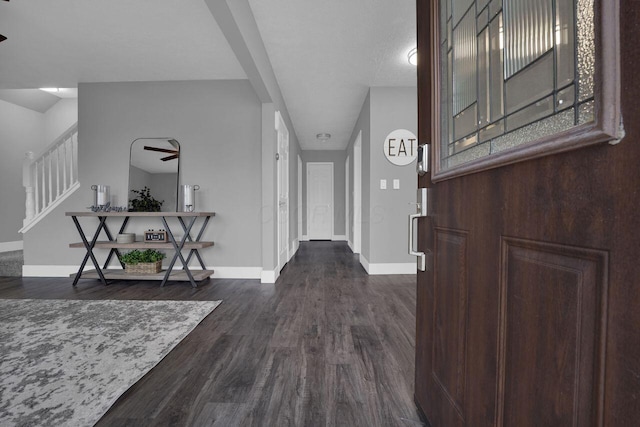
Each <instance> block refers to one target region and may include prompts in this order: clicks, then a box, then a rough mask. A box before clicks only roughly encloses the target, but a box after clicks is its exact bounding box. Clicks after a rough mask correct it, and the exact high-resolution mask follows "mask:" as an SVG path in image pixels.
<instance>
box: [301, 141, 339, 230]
mask: <svg viewBox="0 0 640 427" xmlns="http://www.w3.org/2000/svg"><path fill="white" fill-rule="evenodd" d="M301 157H302V233H303V235H307V215H306V212H307V163H313V162H326V163H333V234H334V235H335V236H344V235H345V233H346V231H345V219H344V216H345V207H344V199H345V194H344V190H345V170H344V162H345V159H346V158H347V152H346V151H330V150H324V151H321V150H314V151H311V150H305V151H302V155H301ZM295 162H296V168H297V158H296V159H295ZM296 191H297V190H296ZM296 215H297V212H296ZM296 233H297V230H296Z"/></svg>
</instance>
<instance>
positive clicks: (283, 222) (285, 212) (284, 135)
mask: <svg viewBox="0 0 640 427" xmlns="http://www.w3.org/2000/svg"><path fill="white" fill-rule="evenodd" d="M276 133H277V137H278V161H277V165H278V166H277V169H278V172H277V174H278V268H282V267H283V266H284V265H285V264H286V263H287V261H289V131H288V129H287V126H286V125H285V123H284V120H283V119H282V116H281V115H280V112H279V111H276Z"/></svg>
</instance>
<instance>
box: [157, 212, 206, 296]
mask: <svg viewBox="0 0 640 427" xmlns="http://www.w3.org/2000/svg"><path fill="white" fill-rule="evenodd" d="M196 218H197V217H195V216H194V217H193V218H191V221H190V222H189V225H188V226H187V227H186V229H185V230H184V236H182V240H180V244H178V243H176V239H175V238H174V237H173V233H172V232H171V229H170V228H169V224H167V219H166V218H165V217H162V223H163V224H164V229H165V230H166V231H167V235H168V236H169V240H171V244H172V245H173V248H174V249H175V251H176V253H175V254H174V255H173V258H172V259H171V263H170V264H169V268H167V272H166V273H165V274H164V279H162V283H160V286H164V285H165V283H167V280H168V279H169V275H170V274H171V270H173V266H174V264H175V263H176V259H178V258H180V262H181V263H182V268H183V269H184V272H185V273H187V277H189V281H190V282H191V286H192V287H194V288H197V287H198V285H196V281H195V280H193V275H192V274H191V271H189V264H187V262H186V261H185V259H184V257H183V256H182V248H183V247H184V243H185V242H186V241H187V238H189V233H191V227H193V224H194V223H195V222H196Z"/></svg>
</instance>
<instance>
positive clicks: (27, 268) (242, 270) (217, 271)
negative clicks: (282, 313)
mask: <svg viewBox="0 0 640 427" xmlns="http://www.w3.org/2000/svg"><path fill="white" fill-rule="evenodd" d="M78 268H80V266H79V265H23V266H22V276H23V277H69V275H71V274H75V273H77V272H78ZM109 268H110V269H118V267H117V266H111V267H109ZM194 268H195V267H194ZM198 268H199V267H198ZM174 269H175V270H181V269H182V268H178V267H175V268H174ZM207 269H210V270H213V271H214V273H213V276H212V277H213V278H214V279H261V278H262V268H261V267H210V266H207ZM85 270H93V266H92V265H91V266H87V267H85Z"/></svg>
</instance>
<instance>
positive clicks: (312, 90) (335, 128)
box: [0, 0, 416, 149]
mask: <svg viewBox="0 0 640 427" xmlns="http://www.w3.org/2000/svg"><path fill="white" fill-rule="evenodd" d="M249 4H250V6H251V8H252V10H253V13H254V16H255V19H256V23H257V26H258V29H259V31H260V33H261V35H262V39H263V41H264V45H265V47H266V50H267V53H268V54H269V57H270V60H271V63H272V66H273V69H274V72H275V76H276V78H277V80H278V83H279V86H280V90H281V91H282V94H283V97H284V100H285V102H286V104H287V109H288V110H289V114H290V116H291V119H292V122H293V126H294V131H295V132H296V135H297V136H298V139H299V141H300V145H301V147H302V149H344V148H345V147H346V145H347V144H348V138H349V136H350V135H351V132H352V130H353V127H354V125H355V122H356V119H357V117H358V113H359V112H360V108H361V107H362V103H363V101H364V98H365V96H366V93H367V90H368V88H369V87H370V86H415V84H416V76H415V68H413V67H411V66H410V65H409V64H408V63H407V59H406V53H407V52H408V50H409V49H410V48H412V47H414V46H415V33H416V31H415V0H386V1H383V0H349V1H345V0H323V1H316V0H249ZM0 33H2V34H3V35H5V36H6V37H7V38H8V39H7V40H6V41H4V42H2V43H0V90H3V89H33V88H39V87H77V84H78V82H103V81H109V82H113V81H170V80H210V79H245V78H247V75H246V74H245V72H244V70H243V69H242V67H241V65H240V63H239V62H238V60H237V59H236V56H235V54H234V52H233V51H232V49H231V47H230V46H229V44H228V43H227V41H226V39H225V37H224V35H223V34H222V31H221V30H220V29H219V27H218V26H217V24H216V22H215V20H214V19H213V17H212V16H211V13H210V12H209V9H208V8H207V6H206V5H205V3H204V1H202V0H190V1H186V2H184V1H176V0H136V1H129V0H127V1H125V0H111V1H105V2H97V1H77V0H57V1H55V2H53V1H50V0H30V1H12V2H0ZM321 132H328V133H330V134H331V135H332V138H331V139H330V140H329V141H328V142H327V143H320V142H319V141H317V140H316V138H315V135H316V134H318V133H321Z"/></svg>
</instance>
